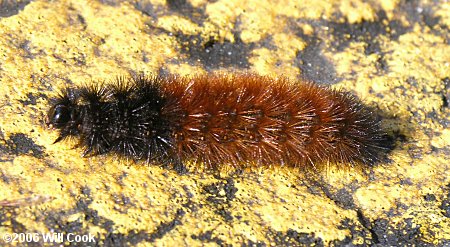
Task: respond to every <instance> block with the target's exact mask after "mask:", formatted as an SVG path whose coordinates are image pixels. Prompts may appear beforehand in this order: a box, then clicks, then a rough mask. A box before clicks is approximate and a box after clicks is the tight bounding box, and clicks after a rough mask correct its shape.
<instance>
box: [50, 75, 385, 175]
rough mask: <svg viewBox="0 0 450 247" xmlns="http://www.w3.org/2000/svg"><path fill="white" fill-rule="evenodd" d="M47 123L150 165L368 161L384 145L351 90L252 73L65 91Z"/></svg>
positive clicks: (92, 149)
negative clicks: (343, 90)
mask: <svg viewBox="0 0 450 247" xmlns="http://www.w3.org/2000/svg"><path fill="white" fill-rule="evenodd" d="M64 92H66V93H64V94H63V95H61V96H60V97H58V98H56V99H54V101H53V105H52V107H51V109H50V111H49V116H48V117H49V120H50V122H49V124H52V125H53V126H55V127H56V128H58V129H59V130H60V137H59V138H58V141H59V140H61V139H64V138H65V137H67V136H78V137H79V138H80V144H81V145H82V146H84V147H85V154H100V153H107V152H114V153H117V154H120V155H124V156H129V157H133V158H136V159H146V160H148V161H151V162H177V161H181V162H188V161H194V162H195V163H203V164H206V165H207V166H208V167H219V166H225V165H231V166H237V167H239V166H241V165H289V166H298V167H305V168H311V167H314V168H320V167H322V166H324V165H327V164H330V163H334V164H341V165H343V166H346V167H348V166H351V165H354V164H363V165H371V164H373V163H374V162H375V161H377V159H378V155H379V153H380V151H383V148H382V146H383V145H382V142H383V134H384V133H383V132H382V130H381V129H380V124H379V121H378V120H377V118H376V116H375V115H374V113H373V112H371V111H370V110H369V109H368V108H366V107H365V106H363V104H362V103H361V102H360V101H359V100H358V99H357V98H355V97H354V96H352V95H351V94H349V93H347V92H341V91H336V90H332V89H330V88H327V87H322V86H318V85H316V84H313V83H309V82H296V83H293V82H291V81H289V80H288V79H286V78H278V79H274V78H271V77H265V76H258V75H255V74H238V75H224V74H212V75H198V76H192V77H179V76H167V77H163V76H155V77H136V78H128V79H121V80H118V81H117V82H115V83H114V84H113V86H105V87H104V88H103V89H102V90H99V89H93V88H85V87H84V88H78V89H66V90H65V91H64Z"/></svg>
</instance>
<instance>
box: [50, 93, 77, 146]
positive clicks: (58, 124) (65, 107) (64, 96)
mask: <svg viewBox="0 0 450 247" xmlns="http://www.w3.org/2000/svg"><path fill="white" fill-rule="evenodd" d="M78 97H79V96H78V95H77V94H76V93H75V91H74V90H72V89H65V90H64V91H63V92H62V93H60V94H59V95H58V96H57V97H55V98H53V99H51V101H50V102H51V107H50V109H49V110H48V112H47V118H46V121H45V123H46V125H47V127H48V128H51V129H57V130H59V131H60V135H59V137H58V139H56V140H55V143H56V142H59V141H61V140H62V139H64V138H66V137H67V136H72V135H76V134H78V126H79V122H80V117H79V106H78V104H77V101H78Z"/></svg>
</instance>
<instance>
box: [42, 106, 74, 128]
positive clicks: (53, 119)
mask: <svg viewBox="0 0 450 247" xmlns="http://www.w3.org/2000/svg"><path fill="white" fill-rule="evenodd" d="M71 115H72V114H71V110H70V108H69V106H68V105H65V104H57V105H54V106H52V107H51V108H50V110H49V111H48V114H47V125H48V126H49V127H53V128H57V129H60V128H63V127H64V126H66V125H67V124H68V123H69V121H70V120H71Z"/></svg>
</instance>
